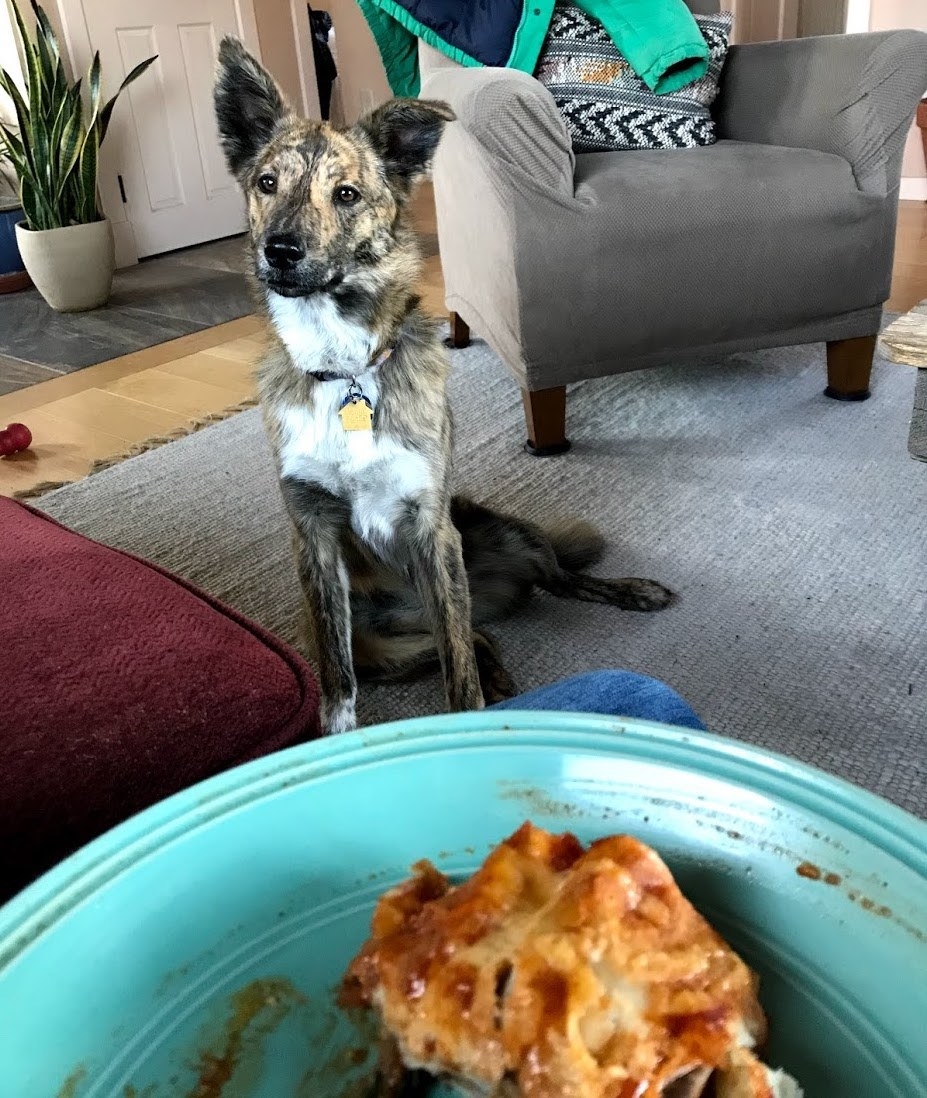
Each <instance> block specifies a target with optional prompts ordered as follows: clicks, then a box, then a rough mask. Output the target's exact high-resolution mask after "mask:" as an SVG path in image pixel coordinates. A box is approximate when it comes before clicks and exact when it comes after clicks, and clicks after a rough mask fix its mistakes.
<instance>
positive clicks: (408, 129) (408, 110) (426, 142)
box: [358, 99, 456, 183]
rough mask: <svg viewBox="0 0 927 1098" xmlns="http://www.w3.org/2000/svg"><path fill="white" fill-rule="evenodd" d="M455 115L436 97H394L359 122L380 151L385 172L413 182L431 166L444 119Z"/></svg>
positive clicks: (402, 180) (403, 180) (442, 130)
mask: <svg viewBox="0 0 927 1098" xmlns="http://www.w3.org/2000/svg"><path fill="white" fill-rule="evenodd" d="M455 117H456V115H455V114H454V112H453V111H452V110H451V108H450V107H449V106H448V105H447V103H441V102H439V101H438V100H433V99H391V100H389V102H388V103H384V104H383V106H382V107H378V108H377V109H376V110H375V111H374V112H373V113H372V114H369V115H367V117H366V118H362V119H361V120H360V122H358V126H359V127H360V129H361V130H363V132H364V133H366V134H367V136H368V137H369V138H370V140H371V142H372V143H373V147H374V148H375V149H376V151H377V152H378V153H379V155H380V157H381V159H382V160H383V164H384V166H385V168H386V173H387V175H389V176H392V177H393V178H394V179H397V180H399V181H401V182H404V183H411V182H413V181H414V180H415V179H416V178H417V177H419V176H421V175H424V174H425V173H426V172H427V171H428V169H429V168H430V167H431V161H432V159H433V158H434V155H435V150H436V149H437V147H438V142H439V141H440V140H441V134H442V133H443V132H444V124H445V122H453V121H454V119H455Z"/></svg>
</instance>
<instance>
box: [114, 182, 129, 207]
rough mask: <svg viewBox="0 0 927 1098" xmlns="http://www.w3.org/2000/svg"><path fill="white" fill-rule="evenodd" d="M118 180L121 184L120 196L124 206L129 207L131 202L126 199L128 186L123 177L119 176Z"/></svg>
mask: <svg viewBox="0 0 927 1098" xmlns="http://www.w3.org/2000/svg"><path fill="white" fill-rule="evenodd" d="M116 180H117V182H118V183H119V194H120V195H121V196H122V201H123V204H124V205H128V202H129V200H128V199H127V198H126V185H125V183H123V181H122V176H121V175H117V176H116Z"/></svg>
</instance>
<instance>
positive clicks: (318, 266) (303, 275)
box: [256, 233, 343, 297]
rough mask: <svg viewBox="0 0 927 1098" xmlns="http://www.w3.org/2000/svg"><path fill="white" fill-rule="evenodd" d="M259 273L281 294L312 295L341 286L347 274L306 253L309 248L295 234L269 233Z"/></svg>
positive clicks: (258, 260)
mask: <svg viewBox="0 0 927 1098" xmlns="http://www.w3.org/2000/svg"><path fill="white" fill-rule="evenodd" d="M256 267H257V271H256V273H257V276H258V278H259V279H260V280H261V281H262V282H263V283H264V284H265V285H266V286H267V288H268V289H270V290H273V292H274V293H276V294H280V295H281V297H308V296H310V294H316V293H321V292H323V291H325V290H331V289H333V288H334V287H335V286H337V285H338V284H339V283H340V282H341V280H342V278H343V276H342V275H341V274H338V273H336V272H335V271H333V270H332V268H331V266H330V265H329V264H327V263H320V262H319V261H318V260H315V259H311V258H309V257H308V256H307V255H306V247H305V245H304V244H303V242H302V241H301V240H300V238H299V237H298V236H296V235H295V234H293V233H277V234H275V235H273V236H269V237H268V238H267V239H266V240H265V242H264V246H263V248H262V249H261V251H260V252H259V253H258V257H257V264H256Z"/></svg>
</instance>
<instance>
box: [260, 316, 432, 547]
mask: <svg viewBox="0 0 927 1098" xmlns="http://www.w3.org/2000/svg"><path fill="white" fill-rule="evenodd" d="M270 312H271V316H272V317H273V321H274V325H275V327H276V329H277V333H278V334H279V336H280V338H281V339H282V340H283V342H284V343H285V344H286V347H287V350H288V351H289V353H290V358H291V360H292V361H293V363H294V365H295V366H296V367H297V368H298V369H300V370H304V371H306V372H307V373H323V372H325V371H329V370H336V371H338V372H342V373H351V374H353V375H354V377H355V378H356V380H357V382H358V384H359V385H360V387H361V389H362V391H363V393H364V394H365V396H366V397H367V398H368V400H370V402H371V404H372V405H373V407H374V408H376V406H377V403H378V400H379V395H380V394H379V384H378V376H379V375H378V373H377V371H376V370H370V369H369V368H368V364H369V362H370V356H371V355H372V353H373V350H374V338H373V336H372V335H371V334H370V332H369V331H368V330H367V329H366V328H364V327H363V326H361V325H359V324H355V323H353V322H352V321H349V320H345V318H344V317H343V316H342V315H341V313H340V312H339V310H338V308H337V306H336V305H335V304H334V302H333V301H332V300H331V298H329V297H327V296H317V297H312V298H308V299H301V298H293V299H291V298H283V297H278V296H276V295H271V299H270ZM347 391H348V382H347V381H340V380H339V381H323V382H319V383H318V384H317V385H315V386H314V387H313V391H312V398H313V399H312V404H311V406H295V407H289V408H287V407H283V408H278V409H277V411H276V414H277V417H278V421H279V426H280V433H279V438H280V454H279V458H280V465H281V470H280V471H281V475H282V476H285V477H287V476H289V477H296V478H297V479H299V480H305V481H308V482H310V483H313V484H318V485H319V486H320V487H322V488H324V489H325V490H326V491H328V492H331V493H332V495H334V496H337V497H338V498H339V499H343V500H345V502H347V503H349V504H350V506H351V521H352V524H353V527H354V530H355V533H356V534H357V535H358V537H360V538H362V539H363V540H364V541H365V542H367V543H368V544H369V545H372V546H377V545H383V544H385V543H388V542H389V541H390V539H391V538H392V536H393V533H394V531H395V528H396V523H397V522H398V521H399V519H400V518H401V517H402V513H403V508H404V504H405V503H407V502H408V501H411V500H418V499H420V498H421V496H422V495H423V494H424V493H425V492H427V491H428V489H429V488H430V486H431V475H430V472H429V467H428V462H427V461H426V460H425V458H424V457H422V455H421V454H419V453H417V452H416V451H415V450H410V449H408V448H406V447H405V446H403V445H402V443H401V442H400V441H399V440H398V439H396V438H395V437H393V436H391V435H389V434H384V433H383V432H382V431H376V430H375V431H346V430H345V429H344V427H343V426H342V423H341V419H340V418H339V416H338V412H339V410H340V408H341V404H342V401H343V400H344V398H345V395H346V394H347Z"/></svg>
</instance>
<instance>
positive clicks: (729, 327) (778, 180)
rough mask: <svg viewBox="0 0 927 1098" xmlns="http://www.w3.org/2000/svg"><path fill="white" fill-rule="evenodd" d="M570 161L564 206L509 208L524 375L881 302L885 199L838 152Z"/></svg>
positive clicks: (743, 149)
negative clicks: (569, 197)
mask: <svg viewBox="0 0 927 1098" xmlns="http://www.w3.org/2000/svg"><path fill="white" fill-rule="evenodd" d="M576 159H577V166H576V178H575V182H576V195H575V202H574V204H573V206H572V207H568V206H566V205H562V204H561V205H558V206H557V207H554V206H553V204H550V205H549V206H548V207H547V208H543V209H542V208H539V207H537V205H535V208H534V209H533V210H531V211H529V210H528V209H527V208H526V207H525V208H523V207H521V206H519V207H518V208H516V209H515V211H514V212H513V217H514V220H515V225H514V228H513V230H512V232H511V237H512V239H514V240H515V241H516V242H517V244H516V256H515V269H516V270H517V272H518V287H519V308H520V331H521V339H522V348H523V361H524V364H525V366H524V368H525V372H526V376H525V380H526V381H527V383H528V387H529V388H531V389H543V388H548V387H552V386H554V385H562V384H564V382H569V381H577V380H580V379H581V378H583V377H598V376H601V375H602V374H607V373H614V372H616V371H617V370H621V369H627V368H629V367H631V366H632V365H633V364H634V363H635V361H636V360H637V359H638V358H643V357H645V356H647V355H654V354H657V353H663V354H665V355H666V356H667V357H670V356H671V355H673V354H674V353H678V352H679V351H683V350H686V349H688V348H694V347H702V346H710V345H712V344H735V343H737V342H738V341H740V340H745V339H747V338H748V337H749V336H750V335H751V334H753V333H756V332H758V331H759V332H766V333H771V334H774V333H776V332H777V331H783V332H786V331H789V330H794V329H799V328H802V327H803V326H805V327H806V326H808V325H811V324H813V322H815V321H819V320H823V319H827V318H832V317H837V316H841V315H844V314H848V313H851V312H853V311H854V310H858V309H861V308H874V309H876V310H878V307H879V306H880V305H881V303H882V302H883V301H884V300H885V298H886V297H887V296H888V290H889V285H888V280H889V277H890V270H891V264H890V262H886V257H885V255H883V254H881V253H882V251H886V252H887V253H888V255H889V257H890V254H891V247H892V241H891V237H890V236H889V235H888V234H886V233H885V232H884V231H883V225H884V209H883V202H882V201H881V200H880V199H878V198H875V197H874V196H871V195H866V194H863V193H861V192H860V191H859V190H858V189H857V187H856V185H855V182H854V180H853V175H852V172H851V170H850V166H849V164H847V162H846V161H845V160H844V159H843V158H842V157H839V156H834V155H833V154H829V153H822V152H817V151H815V150H810V149H787V148H781V147H776V146H771V145H762V144H750V143H747V142H734V141H719V142H718V143H717V144H715V145H712V146H711V147H710V148H705V149H691V150H685V151H681V150H659V151H647V150H642V151H640V152H635V153H588V154H585V155H582V156H578V157H577V158H576ZM880 249H881V250H880ZM552 285H557V286H563V287H569V288H570V292H569V307H568V308H566V309H555V308H551V304H550V303H551V296H550V287H551V286H552ZM490 330H491V329H490ZM616 344H618V345H619V346H621V348H622V354H621V355H620V356H618V355H616V353H615V346H616ZM578 346H581V347H582V353H581V354H579V355H577V353H576V348H577V347H578ZM567 364H569V365H567Z"/></svg>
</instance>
